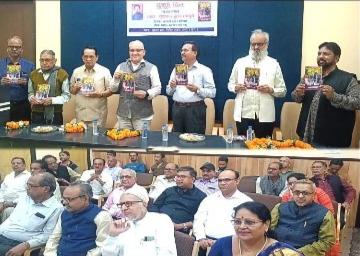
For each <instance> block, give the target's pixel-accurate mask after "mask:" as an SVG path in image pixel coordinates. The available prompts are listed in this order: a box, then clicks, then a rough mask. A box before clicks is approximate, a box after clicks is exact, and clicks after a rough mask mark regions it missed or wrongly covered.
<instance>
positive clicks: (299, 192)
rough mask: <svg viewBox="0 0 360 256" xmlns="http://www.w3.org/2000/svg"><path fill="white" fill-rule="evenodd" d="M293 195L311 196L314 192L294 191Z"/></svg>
mask: <svg viewBox="0 0 360 256" xmlns="http://www.w3.org/2000/svg"><path fill="white" fill-rule="evenodd" d="M293 194H294V195H295V196H300V195H301V194H302V195H303V196H309V195H312V194H313V192H309V191H300V190H294V191H293Z"/></svg>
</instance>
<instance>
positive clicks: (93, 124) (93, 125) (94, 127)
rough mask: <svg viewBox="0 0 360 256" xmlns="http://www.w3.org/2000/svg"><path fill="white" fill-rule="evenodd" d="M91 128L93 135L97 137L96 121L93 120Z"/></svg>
mask: <svg viewBox="0 0 360 256" xmlns="http://www.w3.org/2000/svg"><path fill="white" fill-rule="evenodd" d="M92 127H93V135H99V131H98V120H93V121H92Z"/></svg>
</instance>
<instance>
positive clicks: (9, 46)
mask: <svg viewBox="0 0 360 256" xmlns="http://www.w3.org/2000/svg"><path fill="white" fill-rule="evenodd" d="M8 48H10V49H16V50H19V49H21V48H22V46H17V45H8Z"/></svg>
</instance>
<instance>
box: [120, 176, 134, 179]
mask: <svg viewBox="0 0 360 256" xmlns="http://www.w3.org/2000/svg"><path fill="white" fill-rule="evenodd" d="M131 178H133V176H131V175H124V176H120V179H121V180H123V179H131Z"/></svg>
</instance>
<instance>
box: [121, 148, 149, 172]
mask: <svg viewBox="0 0 360 256" xmlns="http://www.w3.org/2000/svg"><path fill="white" fill-rule="evenodd" d="M129 158H130V163H127V164H125V166H124V168H125V169H131V170H134V171H135V172H142V173H144V172H146V170H147V168H146V165H145V164H144V163H143V162H141V161H139V154H138V153H137V152H130V153H129Z"/></svg>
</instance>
